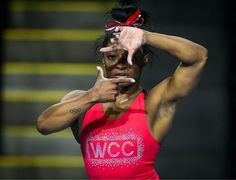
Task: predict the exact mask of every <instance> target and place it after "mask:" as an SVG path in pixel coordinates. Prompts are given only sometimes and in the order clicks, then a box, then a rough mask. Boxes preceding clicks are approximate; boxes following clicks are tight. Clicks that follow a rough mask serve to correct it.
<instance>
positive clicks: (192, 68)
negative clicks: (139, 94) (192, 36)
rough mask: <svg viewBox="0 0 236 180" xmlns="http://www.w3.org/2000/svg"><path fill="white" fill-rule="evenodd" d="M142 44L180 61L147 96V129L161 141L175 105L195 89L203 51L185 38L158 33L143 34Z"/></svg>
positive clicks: (166, 130) (203, 63) (202, 64)
mask: <svg viewBox="0 0 236 180" xmlns="http://www.w3.org/2000/svg"><path fill="white" fill-rule="evenodd" d="M144 36H145V41H146V43H147V44H148V45H151V46H152V47H154V48H157V49H160V50H163V51H165V52H167V53H168V54H170V55H171V56H173V57H175V58H177V59H179V60H180V65H179V66H178V67H177V69H176V71H175V72H174V74H173V75H172V76H171V77H169V78H167V79H165V80H164V81H163V82H161V83H160V84H158V85H156V86H155V87H154V88H153V89H151V91H150V92H149V94H148V97H147V102H146V105H147V110H148V112H149V113H148V114H149V119H150V128H151V129H152V132H153V134H154V136H155V137H156V138H157V139H158V140H159V141H162V140H163V139H164V138H165V136H166V134H167V133H168V131H169V129H170V127H171V123H172V118H173V115H174V113H175V109H176V103H177V101H178V100H179V99H182V98H183V97H185V96H186V95H188V94H189V92H190V91H191V90H192V89H193V88H194V87H195V86H196V84H197V83H198V80H199V76H200V73H201V71H202V69H203V67H204V65H205V63H206V59H207V50H206V49H205V48H204V47H202V46H201V45H199V44H196V43H194V42H191V41H189V40H187V39H184V38H180V37H176V36H169V35H164V34H159V33H151V32H146V31H145V32H144Z"/></svg>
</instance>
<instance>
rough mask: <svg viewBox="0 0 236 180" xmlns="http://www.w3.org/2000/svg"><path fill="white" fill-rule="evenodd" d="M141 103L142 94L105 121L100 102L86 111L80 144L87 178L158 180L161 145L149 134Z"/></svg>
mask: <svg viewBox="0 0 236 180" xmlns="http://www.w3.org/2000/svg"><path fill="white" fill-rule="evenodd" d="M144 100H145V94H144V92H141V93H140V94H139V95H138V96H137V97H136V99H135V100H134V101H133V103H132V104H131V106H130V107H129V109H128V110H127V111H126V112H125V113H123V114H122V115H121V116H120V117H119V118H117V119H110V118H107V117H106V116H105V115H104V112H103V107H102V104H101V103H97V104H95V105H94V106H92V107H91V108H90V109H89V110H88V111H87V112H86V114H85V117H84V122H83V125H82V130H81V138H80V142H81V151H82V154H83V158H84V164H85V169H86V171H87V175H88V177H89V178H90V179H159V177H158V175H157V173H156V171H155V169H154V162H155V159H156V156H157V153H158V150H159V147H160V144H159V143H158V142H157V141H156V140H155V139H154V138H153V136H152V135H151V133H150V131H149V128H148V123H147V118H146V111H145V103H144Z"/></svg>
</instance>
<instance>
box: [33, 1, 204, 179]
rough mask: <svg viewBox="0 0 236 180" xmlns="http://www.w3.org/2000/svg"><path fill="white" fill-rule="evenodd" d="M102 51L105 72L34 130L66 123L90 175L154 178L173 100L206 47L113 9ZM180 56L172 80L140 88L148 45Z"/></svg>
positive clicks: (192, 78) (196, 70)
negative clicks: (157, 30)
mask: <svg viewBox="0 0 236 180" xmlns="http://www.w3.org/2000/svg"><path fill="white" fill-rule="evenodd" d="M111 14H112V16H113V18H114V20H113V22H111V23H108V24H107V26H106V36H105V38H104V41H103V48H101V49H100V51H101V52H102V57H103V60H102V61H103V65H104V69H105V71H106V77H105V76H104V73H103V69H102V68H101V67H97V71H98V78H97V81H96V83H95V85H94V86H93V87H92V88H91V89H89V90H88V91H81V90H75V91H72V92H70V93H68V94H67V95H65V96H64V97H63V98H62V100H61V102H59V103H57V104H54V105H52V106H51V107H49V108H48V109H46V110H45V111H44V112H43V113H42V114H41V115H40V117H39V118H38V122H37V128H38V130H39V132H41V133H42V134H50V133H53V132H57V131H60V130H63V129H65V128H67V127H71V129H72V131H73V134H74V136H75V138H76V140H77V141H78V142H79V143H80V144H81V150H82V154H83V157H84V163H85V168H86V171H87V174H88V177H89V178H93V179H96V178H102V179H111V178H116V179H123V178H125V179H129V178H134V179H159V176H158V174H157V173H156V171H155V169H154V162H155V159H156V156H157V153H158V150H159V147H160V144H161V143H162V142H163V140H164V139H165V137H166V135H167V134H168V132H169V130H170V127H171V124H172V120H173V116H174V114H175V109H176V105H177V102H178V101H179V100H180V99H182V98H183V97H185V96H186V95H188V94H189V92H190V91H191V90H192V89H193V88H194V87H195V86H196V84H197V82H198V80H199V75H200V73H201V71H202V69H203V67H204V65H205V63H206V59H207V50H206V49H205V48H204V47H202V46H201V45H198V44H196V43H193V42H191V41H189V40H186V39H184V38H181V37H176V36H169V35H165V34H160V33H154V32H149V31H145V30H143V29H141V26H142V25H143V24H145V22H146V17H145V13H143V11H141V10H140V9H138V8H137V7H135V6H133V5H127V6H123V7H121V8H114V9H112V11H111ZM149 46H151V47H153V48H156V49H160V50H163V51H165V52H167V53H168V54H170V55H171V56H173V57H174V58H177V59H179V60H180V65H179V66H178V67H177V69H176V71H175V72H174V73H173V75H172V76H171V77H168V78H167V79H164V80H163V81H162V82H161V83H159V84H157V85H155V86H154V87H153V88H152V89H151V90H150V91H149V92H145V91H144V90H143V89H142V88H141V87H140V75H141V72H142V68H143V66H144V65H145V64H147V63H148V47H149Z"/></svg>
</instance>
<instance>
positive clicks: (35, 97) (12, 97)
mask: <svg viewBox="0 0 236 180" xmlns="http://www.w3.org/2000/svg"><path fill="white" fill-rule="evenodd" d="M68 92H69V91H53V90H51V91H47V90H40V91H37V90H7V89H6V90H4V91H3V93H2V97H3V100H4V101H6V102H37V103H40V102H41V103H55V102H58V101H59V100H60V99H61V98H62V97H63V96H65V95H66V93H68Z"/></svg>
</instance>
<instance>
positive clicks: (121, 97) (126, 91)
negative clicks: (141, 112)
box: [115, 83, 142, 104]
mask: <svg viewBox="0 0 236 180" xmlns="http://www.w3.org/2000/svg"><path fill="white" fill-rule="evenodd" d="M141 91H142V88H141V87H140V85H139V84H138V83H136V84H133V85H132V86H129V87H125V88H122V89H121V90H120V92H119V94H118V96H117V97H116V101H115V104H123V103H125V102H128V101H130V100H133V99H134V98H135V97H136V96H137V94H139V92H141Z"/></svg>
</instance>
